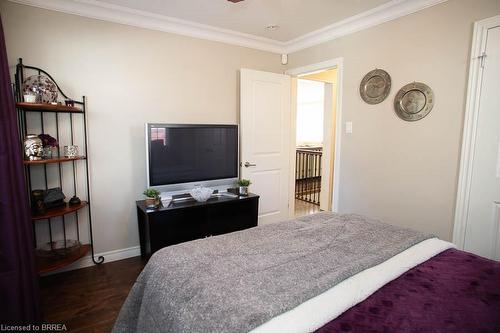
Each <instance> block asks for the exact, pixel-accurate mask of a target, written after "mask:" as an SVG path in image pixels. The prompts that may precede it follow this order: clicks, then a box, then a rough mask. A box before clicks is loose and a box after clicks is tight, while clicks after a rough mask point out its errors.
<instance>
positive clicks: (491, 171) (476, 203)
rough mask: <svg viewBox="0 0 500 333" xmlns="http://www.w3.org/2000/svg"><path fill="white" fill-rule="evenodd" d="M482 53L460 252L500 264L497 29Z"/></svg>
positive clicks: (499, 54) (499, 34)
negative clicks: (474, 133) (472, 151)
mask: <svg viewBox="0 0 500 333" xmlns="http://www.w3.org/2000/svg"><path fill="white" fill-rule="evenodd" d="M485 53H486V58H485V60H484V69H483V80H482V83H481V89H480V91H481V96H480V102H479V103H480V104H479V105H480V107H479V116H478V120H477V132H476V133H477V134H476V143H475V147H474V157H473V171H472V181H471V187H470V199H469V211H468V215H467V222H466V229H465V246H464V248H465V250H467V251H470V252H474V253H477V254H479V255H482V256H485V257H488V258H492V259H496V260H500V94H499V93H498V87H500V27H496V28H493V29H489V31H488V37H487V41H486V50H485Z"/></svg>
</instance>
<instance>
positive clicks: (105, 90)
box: [0, 0, 283, 252]
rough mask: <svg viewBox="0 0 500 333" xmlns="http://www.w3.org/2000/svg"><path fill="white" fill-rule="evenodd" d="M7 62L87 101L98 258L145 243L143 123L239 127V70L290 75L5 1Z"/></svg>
mask: <svg viewBox="0 0 500 333" xmlns="http://www.w3.org/2000/svg"><path fill="white" fill-rule="evenodd" d="M0 10H1V14H2V20H3V25H4V30H5V35H6V40H7V51H8V57H9V64H10V66H11V67H13V66H15V64H16V62H17V58H19V57H22V58H23V59H24V61H25V63H26V64H31V65H34V66H38V67H41V68H44V69H45V70H47V71H48V72H49V73H51V74H52V75H53V77H54V78H55V79H56V80H57V81H58V83H59V84H60V85H61V87H63V89H64V90H65V91H66V92H67V93H68V94H69V95H70V96H75V97H79V96H81V95H86V96H88V110H89V131H90V137H89V138H90V166H91V176H92V182H91V187H92V193H93V217H94V237H95V238H94V239H95V247H96V251H97V252H104V251H110V250H115V249H122V248H127V247H132V246H136V245H138V244H139V241H138V232H137V222H136V213H135V200H137V199H140V198H141V193H142V191H143V190H144V187H145V185H146V171H145V150H144V123H145V122H169V123H230V124H234V123H237V116H238V110H239V100H238V95H239V85H238V82H239V81H238V69H239V68H241V67H248V68H253V69H259V70H265V71H273V72H279V71H282V70H283V69H282V67H281V65H280V57H279V55H275V54H271V53H266V52H261V51H256V50H251V49H247V48H243V47H236V46H229V45H225V44H221V43H216V42H210V41H203V40H198V39H193V38H187V37H182V36H178V35H173V34H168V33H163V32H157V31H150V30H145V29H139V28H134V27H129V26H124V25H119V24H113V23H107V22H103V21H98V20H93V19H87V18H83V17H79V16H73V15H67V14H62V13H58V12H52V11H46V10H41V9H36V8H33V7H28V6H22V5H18V4H14V3H11V2H7V1H3V0H0Z"/></svg>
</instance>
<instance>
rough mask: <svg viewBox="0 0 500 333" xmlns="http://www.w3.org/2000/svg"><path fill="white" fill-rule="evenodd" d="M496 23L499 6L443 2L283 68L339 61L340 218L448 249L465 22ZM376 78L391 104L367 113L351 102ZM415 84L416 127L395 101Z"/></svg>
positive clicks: (468, 31)
mask: <svg viewBox="0 0 500 333" xmlns="http://www.w3.org/2000/svg"><path fill="white" fill-rule="evenodd" d="M498 14H500V1H498V0H449V1H447V2H445V3H442V4H440V5H437V6H434V7H431V8H428V9H426V10H423V11H421V12H418V13H415V14H412V15H409V16H405V17H403V18H400V19H398V20H394V21H391V22H388V23H385V24H382V25H379V26H376V27H373V28H371V29H368V30H365V31H361V32H358V33H355V34H352V35H350V36H346V37H343V38H340V39H338V40H335V41H331V42H328V43H324V44H321V45H319V46H315V47H312V48H309V49H306V50H303V51H299V52H296V53H293V54H291V55H290V56H289V61H290V63H289V65H288V68H295V67H300V66H304V65H308V64H312V63H317V62H321V61H324V60H327V59H332V58H336V57H343V58H344V76H343V78H344V86H343V100H342V103H343V105H342V109H343V110H342V112H343V120H344V124H345V121H352V122H353V134H350V135H346V134H345V133H343V134H342V147H341V156H342V157H341V167H340V183H341V187H340V198H339V204H340V206H339V207H340V211H342V212H355V213H361V214H366V215H369V216H373V217H376V218H380V219H382V220H384V221H387V222H390V223H393V224H398V225H402V226H407V227H412V228H415V229H419V230H423V231H428V232H432V233H435V234H437V235H439V236H440V237H442V238H444V239H447V240H450V239H451V234H452V228H453V217H454V207H455V197H456V188H457V177H458V168H459V159H460V156H459V155H460V145H461V133H462V126H463V118H464V108H465V106H464V104H465V95H466V88H467V72H468V61H469V60H468V59H469V58H468V57H469V52H470V46H471V38H472V31H473V22H474V21H476V20H480V19H483V18H487V17H491V16H494V15H498ZM374 68H383V69H385V70H387V71H388V72H389V74H390V75H391V77H392V89H391V93H390V94H389V97H388V98H387V99H386V100H385V101H384V102H382V103H381V104H378V105H375V106H371V105H368V104H366V103H364V102H363V101H362V99H361V98H360V96H359V83H360V81H361V79H362V78H363V75H364V74H365V73H367V72H368V71H370V70H372V69H374ZM413 81H421V82H424V83H426V84H428V85H429V86H430V87H431V88H432V89H433V90H434V93H435V96H436V98H435V100H436V103H435V106H434V109H433V110H432V112H431V113H430V114H429V115H428V116H427V117H426V118H424V119H423V120H421V121H418V122H415V123H409V122H405V121H402V120H400V119H399V118H398V117H397V116H396V114H395V113H394V110H393V106H392V105H393V100H394V96H395V94H396V93H397V91H398V89H399V88H401V87H402V86H403V85H405V84H407V83H410V82H413Z"/></svg>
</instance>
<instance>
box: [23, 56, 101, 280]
mask: <svg viewBox="0 0 500 333" xmlns="http://www.w3.org/2000/svg"><path fill="white" fill-rule="evenodd" d="M27 73H33V75H45V76H47V77H48V78H50V80H52V82H54V84H55V85H56V87H57V89H58V95H59V96H61V97H63V98H64V99H65V100H71V101H72V102H73V103H74V106H73V107H71V106H64V105H62V104H59V105H57V106H55V105H52V104H33V103H24V97H23V82H24V79H25V77H27V76H26V74H27ZM14 94H15V99H16V109H17V116H18V130H19V137H20V142H21V143H23V141H24V138H25V137H26V135H27V134H29V133H28V123H29V119H28V118H30V119H33V117H37V116H36V115H35V116H30V117H27V115H28V114H29V113H34V114H39V115H40V118H39V121H40V123H39V125H40V126H39V127H40V132H41V133H42V134H49V133H46V127H47V124H44V114H46V113H51V114H53V115H54V114H55V116H54V117H55V133H51V134H52V135H54V137H55V139H56V140H57V141H58V142H59V138H60V126H61V124H60V117H61V114H68V115H69V127H70V128H69V140H70V142H69V144H71V145H73V144H74V141H75V131H74V126H75V124H74V122H75V121H76V120H75V119H73V117H74V115H77V114H81V115H82V116H83V119H82V121H83V124H82V126H83V136H84V137H83V138H80V140H82V139H83V141H82V142H83V144H84V149H83V154H84V155H83V156H80V157H78V158H73V159H65V158H62V157H61V152H60V146H57V155H58V156H57V158H54V159H50V160H47V161H46V162H45V163H44V161H43V160H42V161H37V162H39V163H30V162H25V164H24V167H25V177H26V187H27V189H26V191H27V196H28V200H30V201H31V193H32V190H33V189H32V181H33V179H32V177H33V175H32V168H43V172H40V171H41V170H38V172H37V174H41V175H43V177H44V179H43V181H42V183H44V184H45V189H48V187H49V184H48V178H49V175H48V172H47V165H48V164H57V166H56V171H57V172H56V174H58V179H56V180H54V179H51V181H55V182H58V184H59V187H61V188H62V187H63V181H64V178H66V179H67V178H68V177H63V173H64V170H63V168H62V164H63V163H68V164H70V165H71V167H70V170H72V182H73V184H72V185H73V195H75V196H76V195H77V174H76V172H77V163H83V169H84V170H85V171H84V172H85V180H84V181H83V183H84V190H85V195H86V199H85V201H82V204H80V205H79V206H68V204H67V203H66V207H65V208H57V209H51V210H50V209H49V210H48V212H47V213H46V214H44V215H43V216H36V214H33V216H32V219H33V230H34V235H35V237H34V246H35V248H37V247H38V244H37V236H36V226H35V224H36V223H40V222H38V221H47V226H48V233H49V240H50V242H49V244H50V250H52V254H53V257H50V256H49V258H38V259H40V260H38V266H39V267H38V270H39V272H40V273H44V272H48V271H51V270H55V269H58V268H62V267H64V266H67V265H69V264H71V263H72V262H74V261H76V260H78V259H80V258H82V257H83V256H85V254H86V253H87V251H88V250H89V249H90V252H91V257H92V261H93V262H94V263H95V264H101V263H102V262H104V257H102V256H99V257H97V258H96V257H95V253H94V245H93V243H94V242H93V234H92V214H91V200H90V180H89V162H88V138H87V112H86V106H87V105H86V98H85V96H82V99H81V101H78V100H74V99H71V98H69V97H68V96H67V95H66V94H65V93H64V92H63V91H62V90H61V88H60V87H59V85H58V84H57V82H56V81H55V80H54V79H53V77H52V76H51V75H50V74H49V73H47V72H46V71H44V70H43V69H41V68H38V67H34V66H28V65H25V64H23V61H22V59H21V58H20V59H19V62H18V64H17V66H16V72H15V87H14ZM80 119H81V118H80ZM52 125H54V124H52ZM66 126H67V125H66ZM66 130H68V129H66ZM21 149H22V147H21ZM23 155H24V153H23ZM51 175H52V176H53V174H51ZM56 178H57V176H56ZM69 178H71V176H70V177H69ZM85 207H87V209H88V214H87V219H88V230H89V235H88V241H89V243H88V244H80V226H79V223H80V222H81V221H79V212H80V211H81V210H82V209H85ZM68 214H75V215H74V221H75V229H76V237H77V242H78V244H80V246H79V248H77V249H75V251H73V252H71V253H69V252H64V251H63V252H64V254H61V252H60V251H59V252H56V251H55V250H54V248H53V244H54V239H53V223H54V221H53V219H55V218H56V219H60V221H61V223H62V234H63V238H64V240H63V241H64V249H66V244H67V243H66V242H67V234H66V223H67V221H66V216H67V215H68ZM61 241H62V240H61Z"/></svg>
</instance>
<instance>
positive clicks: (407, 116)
mask: <svg viewBox="0 0 500 333" xmlns="http://www.w3.org/2000/svg"><path fill="white" fill-rule="evenodd" d="M433 106H434V92H433V91H432V89H431V88H430V87H429V86H428V85H426V84H425V83H421V82H413V83H409V84H407V85H405V86H404V87H403V88H401V89H400V90H399V91H398V93H397V94H396V97H395V98H394V109H395V110H396V114H397V115H398V116H399V118H401V119H403V120H406V121H417V120H420V119H422V118H423V117H425V116H427V115H428V114H429V112H431V110H432V107H433Z"/></svg>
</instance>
